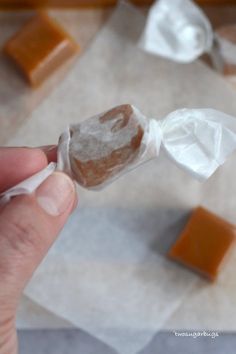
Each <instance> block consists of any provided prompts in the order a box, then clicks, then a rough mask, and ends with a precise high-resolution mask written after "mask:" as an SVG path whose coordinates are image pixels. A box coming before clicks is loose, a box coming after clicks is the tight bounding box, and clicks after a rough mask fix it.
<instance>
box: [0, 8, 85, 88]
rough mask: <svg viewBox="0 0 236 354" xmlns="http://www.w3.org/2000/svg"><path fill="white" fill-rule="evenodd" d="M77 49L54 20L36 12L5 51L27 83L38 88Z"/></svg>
mask: <svg viewBox="0 0 236 354" xmlns="http://www.w3.org/2000/svg"><path fill="white" fill-rule="evenodd" d="M78 49H79V47H78V45H77V44H76V42H75V41H74V40H73V39H72V38H71V37H70V36H69V35H68V34H67V33H66V32H65V31H64V30H63V29H62V28H61V27H60V26H59V25H58V24H57V23H56V22H55V21H54V20H53V19H51V18H50V17H49V16H47V15H46V14H45V13H39V14H37V15H36V16H35V17H33V18H32V19H31V20H30V21H29V22H27V23H26V24H25V25H24V26H23V27H22V28H21V29H20V31H18V33H16V34H15V35H14V36H13V37H12V38H10V39H9V40H8V42H7V43H6V45H5V47H4V52H5V54H6V55H7V56H8V57H9V58H10V59H11V60H12V62H13V63H14V64H15V66H16V67H17V68H18V69H19V70H20V71H21V73H22V74H23V76H24V77H25V78H26V80H27V81H28V82H29V83H30V85H31V86H33V87H37V86H39V85H41V84H42V83H43V82H44V81H45V80H46V79H47V78H48V77H49V76H50V75H51V74H52V73H53V72H54V71H56V69H58V68H59V67H60V66H61V65H62V64H64V63H65V62H66V61H67V60H68V59H69V58H71V57H73V56H74V55H75V54H76V53H77V52H78Z"/></svg>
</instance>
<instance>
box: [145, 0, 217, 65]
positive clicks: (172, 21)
mask: <svg viewBox="0 0 236 354" xmlns="http://www.w3.org/2000/svg"><path fill="white" fill-rule="evenodd" d="M212 44H213V30H212V28H211V24H210V21H209V20H208V18H207V16H206V15H205V14H204V13H203V11H202V10H201V9H200V8H199V7H198V6H197V5H196V4H195V3H194V1H192V0H172V1H169V0H157V1H156V2H155V3H154V5H152V7H151V9H150V11H149V14H148V18H147V23H146V26H145V29H144V32H143V34H142V37H141V39H140V46H141V47H142V48H143V49H144V50H146V51H147V52H150V53H153V54H156V55H161V56H163V57H165V58H169V59H172V60H175V61H178V62H182V63H187V62H191V61H193V60H195V59H197V58H198V57H199V56H200V55H202V54H203V53H206V52H210V50H211V47H212Z"/></svg>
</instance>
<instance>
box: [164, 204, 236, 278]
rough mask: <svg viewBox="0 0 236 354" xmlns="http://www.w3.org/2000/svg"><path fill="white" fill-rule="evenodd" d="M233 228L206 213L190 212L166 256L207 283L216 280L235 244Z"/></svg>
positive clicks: (204, 211)
mask: <svg viewBox="0 0 236 354" xmlns="http://www.w3.org/2000/svg"><path fill="white" fill-rule="evenodd" d="M235 236H236V227H235V226H234V225H231V224H230V223H228V222H227V221H226V220H224V219H221V218H220V217H218V216H217V215H215V214H213V213H211V212H209V211H208V210H206V209H204V208H202V207H199V208H197V209H196V210H195V211H193V213H192V216H191V217H190V219H189V221H188V223H187V225H186V227H185V229H184V230H183V232H182V234H181V235H180V237H179V238H178V239H177V241H176V242H175V244H174V245H173V246H172V248H171V249H170V251H169V253H168V256H169V257H170V258H171V259H173V260H175V261H177V262H180V263H182V264H183V265H185V266H187V267H189V268H190V269H193V270H195V271H197V272H199V273H200V274H202V275H203V276H205V277H207V278H208V279H210V280H215V279H216V278H217V276H218V274H219V271H220V269H221V266H222V264H223V261H224V259H225V257H226V255H227V254H228V251H229V250H230V249H231V247H232V245H233V244H234V243H235Z"/></svg>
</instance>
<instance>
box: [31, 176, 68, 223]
mask: <svg viewBox="0 0 236 354" xmlns="http://www.w3.org/2000/svg"><path fill="white" fill-rule="evenodd" d="M36 199H37V202H38V204H39V205H40V207H41V208H42V209H43V210H44V211H45V212H46V213H47V214H49V215H52V216H59V215H61V214H63V213H64V212H66V211H67V210H68V209H69V208H72V206H73V205H74V201H75V186H74V183H73V181H72V180H71V179H70V178H69V177H68V176H67V175H65V174H64V173H60V172H54V173H53V174H52V175H51V176H49V177H48V178H47V179H46V180H45V181H44V182H43V183H42V184H41V185H40V186H39V188H38V189H37V191H36Z"/></svg>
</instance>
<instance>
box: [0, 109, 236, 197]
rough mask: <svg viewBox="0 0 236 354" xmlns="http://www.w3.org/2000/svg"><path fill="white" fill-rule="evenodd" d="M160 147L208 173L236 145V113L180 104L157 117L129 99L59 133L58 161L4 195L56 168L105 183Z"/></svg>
mask: <svg viewBox="0 0 236 354" xmlns="http://www.w3.org/2000/svg"><path fill="white" fill-rule="evenodd" d="M161 149H164V150H165V151H166V152H167V156H169V158H171V160H173V161H174V162H175V163H176V164H177V165H178V166H179V167H181V168H183V169H185V170H187V171H188V172H189V173H190V174H191V175H193V176H194V177H196V178H198V179H200V180H204V179H207V178H209V177H210V176H211V175H212V174H213V173H214V171H215V170H216V169H217V168H218V167H219V166H220V165H222V164H223V163H224V161H225V160H226V158H227V156H228V155H229V154H231V153H232V152H233V151H235V150H236V119H235V118H234V117H231V116H229V115H227V114H225V113H223V112H219V111H216V110H213V109H179V110H177V111H175V112H172V113H170V114H169V115H168V116H167V117H165V118H164V119H163V120H159V121H158V120H155V119H148V118H147V117H145V116H144V115H143V114H142V113H141V112H140V111H139V110H138V109H137V108H135V107H134V106H132V105H130V104H124V105H120V106H117V107H114V108H112V109H110V110H108V111H106V112H103V113H101V114H98V115H96V116H94V117H92V118H89V119H87V120H85V121H83V122H81V123H79V124H77V125H72V126H70V127H68V128H67V130H66V131H65V132H64V133H63V134H62V135H61V137H60V139H59V144H58V162H57V164H55V163H52V164H50V165H49V166H48V167H47V168H46V169H44V170H43V171H41V172H39V173H38V174H36V175H35V176H32V177H31V178H29V179H28V180H26V181H23V182H22V183H20V184H19V185H17V186H15V187H13V188H11V189H10V190H8V191H6V192H5V193H3V194H2V195H1V197H2V198H1V200H0V201H1V203H5V202H7V201H8V200H9V198H11V197H13V196H16V195H19V194H25V193H31V192H33V191H34V190H35V189H36V188H37V186H38V185H40V184H41V183H42V182H43V180H45V179H46V178H47V177H48V176H49V175H50V174H51V173H52V172H53V171H54V170H55V169H57V170H62V171H64V172H65V173H67V174H68V175H70V176H71V177H72V178H73V179H74V180H75V181H76V182H77V183H78V184H80V185H81V186H83V187H85V188H88V189H100V188H102V187H104V186H105V185H107V184H108V183H110V182H111V181H112V180H114V179H116V178H118V177H119V176H120V175H121V174H124V173H126V172H128V171H129V170H131V169H133V168H135V167H137V166H138V165H140V164H142V163H144V162H146V161H148V160H149V159H151V158H156V157H158V155H159V153H160V150H161ZM157 162H158V161H157ZM147 168H148V165H147Z"/></svg>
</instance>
